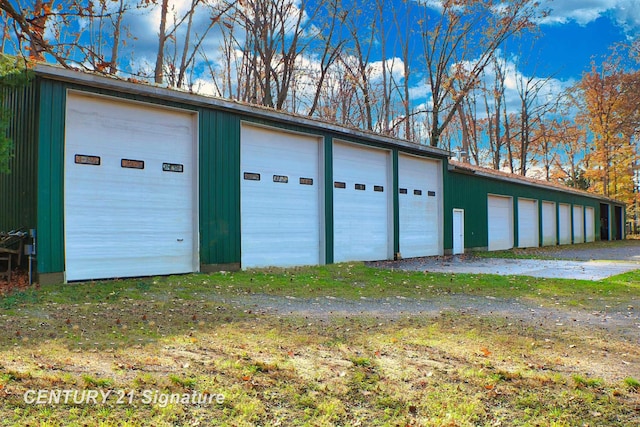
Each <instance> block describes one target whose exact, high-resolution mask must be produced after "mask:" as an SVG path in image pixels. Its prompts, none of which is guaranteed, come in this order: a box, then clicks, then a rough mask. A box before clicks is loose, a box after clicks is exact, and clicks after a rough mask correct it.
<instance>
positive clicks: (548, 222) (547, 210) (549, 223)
mask: <svg viewBox="0 0 640 427" xmlns="http://www.w3.org/2000/svg"><path fill="white" fill-rule="evenodd" d="M556 224H557V222H556V204H555V203H553V202H542V245H543V246H553V245H555V244H556V240H557V236H556V233H557V225H556Z"/></svg>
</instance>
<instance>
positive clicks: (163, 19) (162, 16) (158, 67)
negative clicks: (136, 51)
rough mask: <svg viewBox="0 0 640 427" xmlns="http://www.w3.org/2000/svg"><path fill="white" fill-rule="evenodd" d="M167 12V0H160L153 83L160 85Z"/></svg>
mask: <svg viewBox="0 0 640 427" xmlns="http://www.w3.org/2000/svg"><path fill="white" fill-rule="evenodd" d="M168 11H169V0H162V6H161V8H160V33H159V34H158V54H157V56H156V69H155V72H154V77H155V82H156V83H157V84H162V82H163V80H164V72H163V67H164V43H165V41H166V40H167V36H166V32H167V13H168Z"/></svg>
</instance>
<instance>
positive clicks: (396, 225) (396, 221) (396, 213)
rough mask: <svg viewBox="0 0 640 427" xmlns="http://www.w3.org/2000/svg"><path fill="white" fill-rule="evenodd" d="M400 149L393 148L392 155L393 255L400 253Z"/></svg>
mask: <svg viewBox="0 0 640 427" xmlns="http://www.w3.org/2000/svg"><path fill="white" fill-rule="evenodd" d="M398 156H399V154H398V150H397V149H394V150H393V157H392V168H391V169H392V181H393V185H392V186H391V190H392V191H393V201H392V203H393V257H394V258H396V256H397V255H398V254H399V253H400V195H399V194H398V191H399V179H400V178H399V171H398Z"/></svg>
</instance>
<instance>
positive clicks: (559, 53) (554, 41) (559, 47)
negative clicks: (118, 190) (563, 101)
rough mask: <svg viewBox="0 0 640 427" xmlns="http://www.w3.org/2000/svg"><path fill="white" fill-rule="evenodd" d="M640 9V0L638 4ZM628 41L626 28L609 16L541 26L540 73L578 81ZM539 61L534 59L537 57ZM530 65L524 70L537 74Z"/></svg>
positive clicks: (536, 51) (537, 48) (538, 45)
mask: <svg viewBox="0 0 640 427" xmlns="http://www.w3.org/2000/svg"><path fill="white" fill-rule="evenodd" d="M638 7H639V8H640V0H639V1H638ZM626 39H627V34H626V33H625V31H624V29H623V28H622V27H621V26H620V25H619V24H618V23H616V22H615V21H613V20H612V19H611V18H610V17H609V16H607V15H604V16H601V17H599V18H597V19H596V20H594V21H592V22H590V23H588V24H584V25H581V24H579V23H577V22H575V21H573V20H572V21H569V22H567V23H557V24H548V25H543V26H541V34H540V36H539V38H538V39H537V40H536V41H535V44H534V46H535V48H534V52H532V53H531V55H532V56H534V58H533V59H534V60H535V59H539V72H541V73H544V74H549V75H554V76H556V78H558V79H562V80H566V79H578V78H580V75H581V73H582V72H584V71H588V69H589V68H590V63H591V61H592V59H595V60H599V59H600V58H602V57H604V56H605V55H607V53H608V52H609V48H610V47H611V46H612V45H613V44H614V43H616V42H621V41H622V42H623V41H625V40H626ZM536 54H537V56H538V58H535V56H536ZM534 70H535V69H534V67H532V66H527V67H526V68H524V69H523V70H522V71H523V72H525V73H531V72H534Z"/></svg>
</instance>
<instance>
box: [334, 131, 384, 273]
mask: <svg viewBox="0 0 640 427" xmlns="http://www.w3.org/2000/svg"><path fill="white" fill-rule="evenodd" d="M389 159H390V156H389V152H388V151H383V150H376V149H373V148H367V147H363V146H357V145H350V144H344V143H335V144H334V145H333V180H334V188H333V230H334V238H333V242H334V256H333V257H334V261H335V262H342V261H372V260H380V259H388V258H390V257H391V255H392V253H393V245H392V240H391V239H392V238H391V236H392V233H391V232H390V228H391V227H392V224H391V218H392V215H391V207H390V206H391V202H390V200H391V197H390V196H391V192H390V188H391V185H390V181H391V180H390V179H389V176H390V173H389V170H390V160H389Z"/></svg>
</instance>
